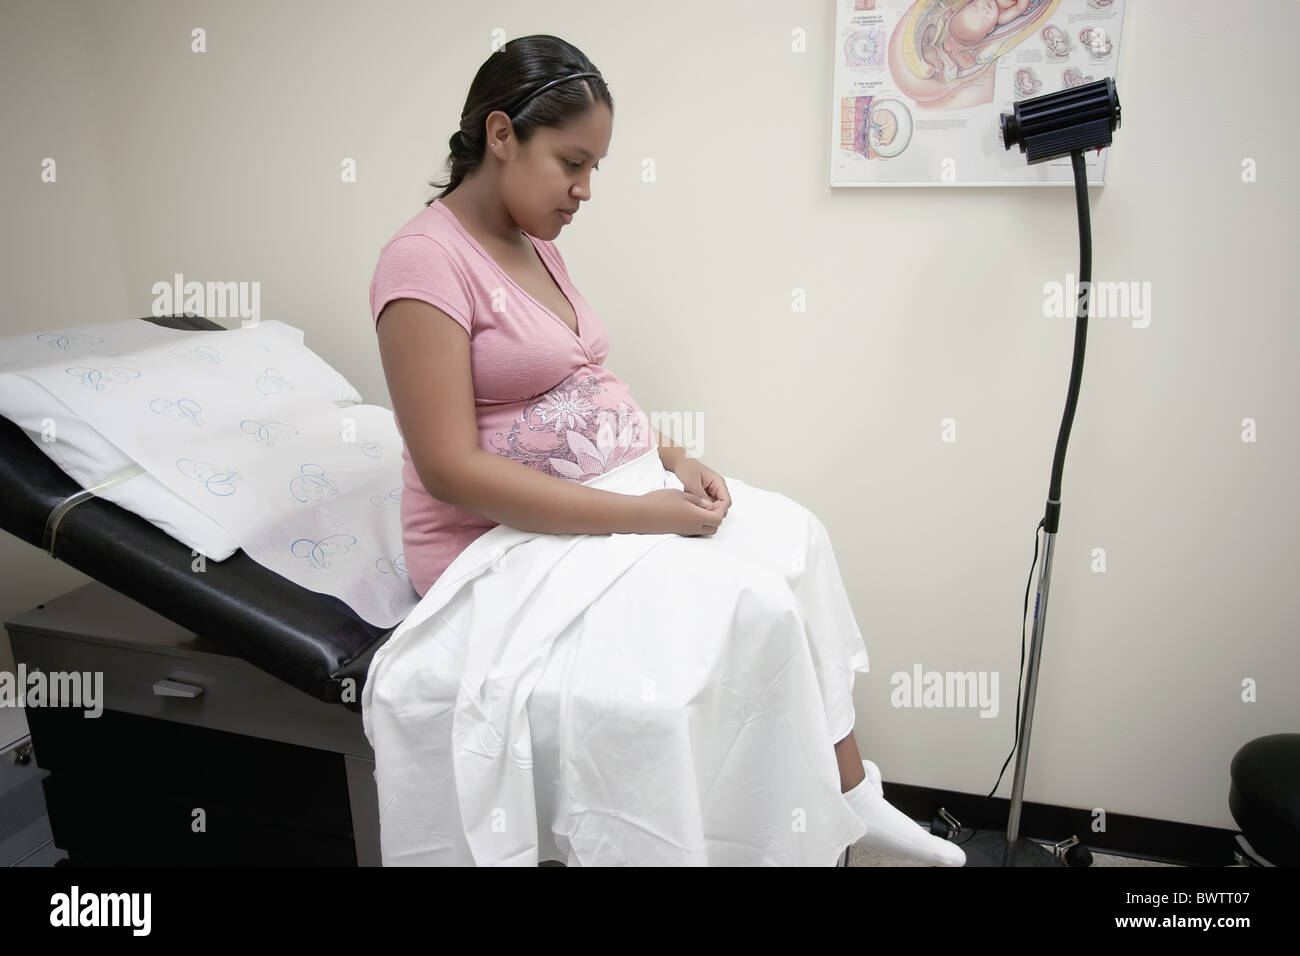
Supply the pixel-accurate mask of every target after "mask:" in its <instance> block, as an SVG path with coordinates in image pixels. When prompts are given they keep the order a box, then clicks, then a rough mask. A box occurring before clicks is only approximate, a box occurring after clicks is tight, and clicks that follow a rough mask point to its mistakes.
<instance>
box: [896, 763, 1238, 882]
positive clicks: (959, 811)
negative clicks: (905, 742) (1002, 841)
mask: <svg viewBox="0 0 1300 956" xmlns="http://www.w3.org/2000/svg"><path fill="white" fill-rule="evenodd" d="M884 789H885V799H886V800H888V801H889V802H890V803H891V804H893V805H894V806H895V807H897V808H898V809H899V810H901V811H902V812H904V813H906V814H907V815H908V816H909V817H911V818H912V819H914V820H925V821H929V820H932V819H933V818H934V817H935V816H937V815H938V812H939V808H940V807H942V808H943V809H945V810H946V811H947V812H948V813H950V814H951V815H952V816H954V817H956V818H957V820H958V821H959V822H960V823H961V825H962V827H963V828H964V827H972V828H974V829H977V830H1003V831H1005V830H1006V827H1007V815H1008V814H1009V813H1010V812H1011V801H1010V799H1008V798H1006V797H992V798H989V797H987V796H985V795H983V794H975V793H961V792H960V791H956V790H940V789H936V788H934V787H916V786H911V785H909V784H902V783H889V782H888V781H885V782H884ZM1092 827H1093V814H1092V810H1091V809H1087V810H1081V809H1078V808H1075V807H1062V806H1056V805H1055V804H1047V803H1031V802H1029V801H1028V800H1026V801H1024V802H1023V803H1022V804H1021V810H1020V836H1022V837H1025V838H1028V839H1034V840H1047V841H1049V842H1052V843H1059V842H1060V841H1062V840H1068V839H1069V838H1070V837H1071V836H1076V835H1077V836H1078V837H1079V842H1080V843H1082V844H1083V845H1084V846H1086V847H1087V848H1088V849H1090V850H1098V851H1100V852H1102V853H1113V854H1116V855H1119V856H1131V857H1136V858H1140V859H1144V860H1155V861H1157V862H1160V863H1172V864H1175V865H1177V866H1215V867H1217V866H1231V865H1233V863H1234V859H1233V850H1234V849H1235V843H1234V837H1235V836H1236V834H1237V833H1238V832H1239V831H1237V830H1226V829H1223V828H1220V827H1204V826H1198V825H1196V824H1192V823H1175V822H1173V821H1170V820H1156V819H1153V818H1151V817H1138V816H1130V815H1128V814H1123V813H1113V812H1107V814H1106V829H1105V830H1104V831H1102V832H1093V829H1092Z"/></svg>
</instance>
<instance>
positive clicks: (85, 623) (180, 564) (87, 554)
mask: <svg viewBox="0 0 1300 956" xmlns="http://www.w3.org/2000/svg"><path fill="white" fill-rule="evenodd" d="M145 320H146V321H150V322H154V323H156V324H158V325H163V326H167V327H170V328H177V329H184V330H195V331H201V330H211V331H215V330H220V329H221V328H222V326H220V325H217V324H215V323H213V322H210V321H208V320H207V319H203V318H201V317H197V316H192V315H187V316H183V317H182V316H166V317H162V318H155V317H146V319H145ZM80 492H81V488H80V486H79V485H78V484H77V483H76V482H75V481H74V480H73V479H72V478H70V477H69V476H68V475H66V474H65V473H64V472H63V471H62V470H61V469H60V468H59V467H58V466H57V465H56V464H55V463H54V462H52V461H51V460H50V459H49V458H48V457H47V456H46V455H44V454H43V453H42V452H41V451H40V450H39V449H38V448H36V447H35V446H34V444H33V442H32V440H31V439H30V438H29V437H28V436H27V435H26V434H25V433H24V432H23V430H22V429H21V428H19V427H18V426H17V425H16V424H15V423H14V422H12V421H10V420H8V419H7V418H3V417H0V527H2V528H3V529H4V530H5V531H8V532H9V533H11V534H14V535H16V536H18V537H19V538H22V539H23V540H24V541H26V542H28V543H29V544H33V545H35V546H37V547H40V548H42V549H43V550H45V551H46V552H47V553H48V554H50V555H51V556H53V557H55V558H58V559H59V560H61V561H64V562H65V563H67V564H68V565H70V566H72V567H74V568H76V569H77V570H79V571H81V572H83V573H85V574H87V575H89V576H91V577H92V578H95V581H94V582H92V583H90V584H87V585H85V586H84V587H81V588H78V589H76V590H74V591H71V592H69V593H68V594H65V595H63V596H61V597H59V598H57V599H55V600H52V601H49V602H46V603H45V604H42V605H39V606H37V607H36V608H33V609H31V610H29V611H27V612H24V613H22V614H19V615H17V616H15V617H12V618H10V619H9V620H7V621H5V628H6V630H7V631H8V633H9V638H10V642H11V644H12V646H13V651H14V659H15V663H16V665H17V666H18V667H25V668H26V670H27V671H28V672H29V673H30V672H32V671H33V670H35V669H40V670H42V671H46V672H55V671H60V672H71V671H76V672H102V674H103V701H102V706H103V708H104V710H103V714H102V716H100V717H96V718H88V717H85V716H83V713H82V711H80V710H75V709H70V708H66V707H39V706H29V707H27V708H26V717H27V722H28V726H29V728H30V731H31V744H32V751H33V755H34V757H35V761H36V763H37V765H38V766H39V767H40V768H41V769H42V770H44V771H47V772H48V774H47V776H45V777H44V778H43V786H44V789H45V798H46V805H47V811H48V814H49V819H50V826H51V830H52V832H53V835H54V842H55V845H56V846H57V847H59V848H60V849H61V850H64V851H66V852H67V853H68V863H69V864H74V865H75V864H87V865H100V864H106V865H115V864H128V863H130V864H158V865H171V864H200V865H222V864H267V865H298V864H304V865H344V866H352V865H363V866H368V865H375V866H377V865H379V862H380V857H379V814H378V807H377V797H376V789H375V781H374V753H373V750H372V749H371V747H370V744H369V742H368V741H367V740H366V738H365V734H364V733H363V731H362V726H361V713H360V711H361V705H360V700H361V687H362V685H363V683H364V681H365V677H366V671H367V668H368V666H369V663H370V658H371V656H372V655H373V654H374V652H375V650H376V649H377V648H378V647H379V646H380V645H382V644H383V643H384V641H385V640H386V638H387V637H388V636H389V635H390V634H391V633H392V630H393V629H392V628H388V629H383V628H379V627H376V626H374V625H372V624H370V623H368V622H366V621H365V620H363V619H361V618H360V617H359V616H358V615H357V614H356V613H355V612H354V611H352V609H351V608H349V607H348V606H347V605H346V604H345V603H343V602H342V601H341V600H339V599H338V598H336V597H333V596H331V595H326V594H320V593H316V592H314V591H311V590H308V589H306V588H303V587H301V586H300V585H297V584H295V583H293V582H291V581H289V580H287V579H286V578H284V577H282V576H280V575H278V574H276V573H275V572H273V571H271V570H269V569H267V568H266V567H264V566H262V565H260V564H258V563H256V562H254V561H253V560H251V559H250V558H249V557H248V556H247V555H245V554H244V552H243V551H242V550H241V551H236V552H235V553H234V554H233V555H232V556H231V557H229V558H227V559H226V560H224V561H220V562H208V564H207V567H206V570H205V571H204V572H203V573H196V572H195V571H193V570H191V562H192V560H193V558H192V555H191V553H190V550H189V548H188V547H186V546H185V545H183V544H181V543H180V542H178V541H177V540H175V539H174V538H172V537H171V536H169V535H168V534H166V533H165V532H163V531H161V530H159V529H158V528H157V527H155V526H154V525H153V524H152V523H150V522H149V521H146V520H145V519H143V518H141V517H139V516H137V515H135V514H133V513H131V512H129V511H126V510H125V509H123V508H120V507H118V506H117V505H115V504H113V503H112V502H110V501H107V500H105V499H103V498H100V497H97V496H95V495H93V494H82V495H80V500H76V501H75V503H72V504H71V506H70V507H68V506H67V503H68V500H69V499H70V498H72V497H73V496H77V495H78V493H80ZM60 505H64V506H65V508H64V509H60ZM56 509H59V510H58V511H57V512H56ZM51 515H54V516H55V518H56V520H55V521H50V520H49V519H50V518H51Z"/></svg>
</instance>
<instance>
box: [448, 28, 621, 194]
mask: <svg viewBox="0 0 1300 956" xmlns="http://www.w3.org/2000/svg"><path fill="white" fill-rule="evenodd" d="M599 72H600V71H599V70H598V69H596V66H595V64H593V63H592V62H591V60H589V59H587V56H586V54H584V53H583V52H582V51H581V50H579V49H578V48H577V47H576V46H574V45H573V44H571V43H566V42H565V41H564V40H561V39H560V38H559V37H554V36H549V35H547V34H535V35H533V36H527V37H517V38H516V39H514V40H511V41H510V42H508V43H506V44H505V45H504V46H502V47H501V49H499V50H498V51H497V52H496V53H493V54H492V55H491V56H490V57H488V58H487V60H486V61H485V62H484V63H483V65H482V66H481V67H479V69H478V72H477V73H476V74H474V82H473V83H472V84H470V88H469V95H468V96H467V97H465V108H464V109H463V110H461V114H460V129H458V130H457V131H456V132H455V133H453V134H452V137H451V139H450V140H449V141H448V143H447V145H448V146H450V147H451V158H450V160H449V164H450V166H451V179H450V180H449V181H448V182H445V183H437V182H430V183H429V185H430V186H433V187H434V188H435V189H442V192H441V193H440V194H439V195H438V196H437V197H435V198H437V199H441V198H442V197H443V196H446V195H447V194H448V193H450V192H451V191H452V190H453V189H455V188H456V187H457V186H459V185H460V183H461V180H463V179H464V178H465V177H466V175H468V174H469V173H471V172H472V171H473V170H475V169H476V168H478V166H479V164H480V163H482V162H483V150H484V149H485V148H486V145H487V144H486V140H487V129H486V126H485V121H486V120H487V117H488V114H489V113H491V112H493V111H494V110H501V111H502V112H504V113H506V114H507V115H508V116H509V117H510V123H511V126H512V128H513V129H514V132H515V135H516V136H517V137H518V138H519V142H520V143H521V144H523V143H527V142H528V141H529V140H530V139H532V137H533V134H534V133H535V132H536V131H537V130H538V129H540V128H542V127H556V128H559V127H563V126H567V125H568V124H569V123H570V122H572V121H573V120H575V119H578V118H579V117H581V116H582V115H583V114H584V113H586V112H587V111H588V110H589V109H591V108H592V107H593V106H595V105H596V103H597V102H601V103H604V104H605V105H606V106H608V107H609V110H610V112H611V113H612V112H613V111H614V98H613V97H612V96H611V95H610V92H609V87H607V86H606V85H605V80H604V78H603V77H601V76H584V77H580V78H579V79H576V80H569V81H568V82H567V83H558V84H556V85H555V86H553V87H551V88H550V89H549V90H547V91H546V92H545V93H542V94H541V95H539V96H536V97H533V98H532V99H530V100H528V102H527V103H525V104H524V105H523V107H522V108H520V109H518V110H517V112H511V110H512V108H514V106H515V104H516V103H518V102H519V101H520V100H522V99H524V98H525V97H527V96H528V94H529V93H531V92H533V91H534V90H537V89H540V88H541V87H543V86H545V85H546V84H547V83H549V82H551V81H552V80H558V79H560V78H561V77H565V76H568V75H570V74H572V73H599ZM433 202H434V200H433V199H430V200H429V201H428V202H426V203H425V205H426V206H431V205H433Z"/></svg>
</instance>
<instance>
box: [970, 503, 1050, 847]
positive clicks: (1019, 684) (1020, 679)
mask: <svg viewBox="0 0 1300 956" xmlns="http://www.w3.org/2000/svg"><path fill="white" fill-rule="evenodd" d="M1045 524H1047V519H1046V518H1040V519H1039V521H1038V527H1037V528H1035V529H1034V559H1033V561H1031V562H1030V564H1029V580H1028V581H1026V582H1025V603H1024V606H1023V607H1022V608H1021V611H1020V670H1019V672H1018V673H1017V675H1016V722H1015V725H1014V726H1013V727H1012V728H1011V730H1012V733H1013V734H1014V735H1015V738H1016V739H1015V741H1013V742H1012V744H1011V753H1009V754H1007V759H1006V760H1004V761H1003V762H1002V769H1001V770H1000V771H998V781H997V783H995V784H993V789H992V790H990V791H989V793H988V796H986V797H985V798H984V799H985V800H986V801H987V800H991V799H993V794H995V793H997V792H998V787H999V786H1000V785H1001V784H1002V775H1003V774H1004V773H1006V772H1007V764H1009V763H1011V758H1012V756H1014V755H1015V752H1016V746H1017V744H1018V743H1019V742H1020V694H1021V692H1022V691H1023V689H1024V680H1025V619H1026V618H1027V617H1028V616H1029V590H1030V588H1031V587H1033V582H1034V568H1036V567H1037V566H1038V532H1039V531H1041V530H1042V529H1043V526H1044V525H1045ZM1034 610H1035V612H1037V610H1038V609H1037V608H1035V609H1034ZM961 829H962V830H970V833H968V834H967V835H966V838H965V839H963V840H953V841H952V842H953V843H955V844H957V845H958V846H961V845H962V844H963V843H966V842H967V841H968V840H970V838H971V837H973V836H974V835H975V828H974V827H962V828H961ZM958 832H959V833H960V831H958Z"/></svg>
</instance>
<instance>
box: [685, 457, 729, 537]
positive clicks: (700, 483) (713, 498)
mask: <svg viewBox="0 0 1300 956" xmlns="http://www.w3.org/2000/svg"><path fill="white" fill-rule="evenodd" d="M673 474H674V475H676V476H677V480H678V481H680V482H681V483H682V490H683V491H684V492H686V493H687V494H693V495H699V496H700V497H701V498H703V499H704V500H705V501H709V502H710V504H709V506H708V507H709V508H710V510H712V511H715V512H717V516H718V522H719V523H721V521H722V519H723V518H725V517H726V515H727V510H728V509H729V508H730V507H731V492H729V491H727V483H726V482H725V481H723V480H722V476H721V475H720V474H718V473H717V472H716V471H714V470H713V469H711V468H708V467H706V466H705V465H704V463H703V462H701V461H700V460H699V459H698V458H687V457H686V456H685V455H683V456H682V460H681V461H679V462H678V463H677V467H676V468H674V469H673Z"/></svg>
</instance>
